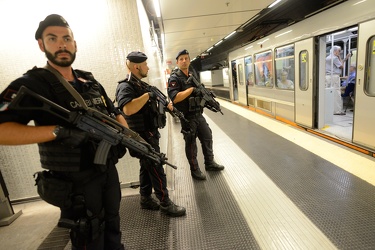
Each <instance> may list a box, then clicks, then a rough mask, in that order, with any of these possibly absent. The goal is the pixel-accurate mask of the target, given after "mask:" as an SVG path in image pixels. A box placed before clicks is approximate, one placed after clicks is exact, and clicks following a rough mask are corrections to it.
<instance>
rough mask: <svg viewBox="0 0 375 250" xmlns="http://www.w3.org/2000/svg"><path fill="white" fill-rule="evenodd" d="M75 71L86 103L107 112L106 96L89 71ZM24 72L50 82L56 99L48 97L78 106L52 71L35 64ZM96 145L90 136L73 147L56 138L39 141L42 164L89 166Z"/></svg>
mask: <svg viewBox="0 0 375 250" xmlns="http://www.w3.org/2000/svg"><path fill="white" fill-rule="evenodd" d="M75 73H76V76H77V78H78V79H82V81H80V82H78V83H77V85H78V86H80V89H78V90H77V91H78V92H79V93H80V94H81V95H82V97H83V99H84V100H85V102H86V104H87V106H89V107H92V108H95V109H97V110H99V111H101V112H103V113H105V114H108V111H107V109H106V103H105V99H104V98H103V97H102V94H101V93H100V86H99V83H98V82H97V81H96V80H95V79H94V78H93V77H92V75H91V73H89V72H85V71H79V70H75ZM26 74H27V75H29V76H32V77H35V78H38V80H43V81H45V82H48V83H49V84H50V86H51V90H52V93H54V96H55V99H54V100H51V101H53V102H55V103H56V104H58V105H60V106H62V107H64V108H66V109H68V110H79V109H80V107H79V105H78V102H77V101H76V100H75V98H74V97H73V96H72V95H71V94H70V93H69V91H68V90H67V89H66V88H65V87H64V86H63V85H62V83H61V82H60V81H59V80H58V78H57V77H56V76H55V75H54V74H52V73H51V72H49V71H47V70H45V69H43V68H34V69H32V70H30V71H28V72H27V73H26ZM83 79H85V80H83ZM83 81H84V82H83ZM76 89H77V88H76ZM36 125H38V124H36ZM63 126H69V124H64V125H63ZM97 145H98V144H97V142H94V141H90V140H89V142H87V144H85V145H82V146H81V147H79V148H75V149H72V148H69V147H66V146H63V145H61V144H60V143H59V141H49V142H45V143H38V147H39V154H40V161H41V164H42V168H45V169H50V170H55V171H72V172H75V171H79V170H82V169H86V168H89V167H91V166H92V164H93V159H94V156H95V152H96V148H97Z"/></svg>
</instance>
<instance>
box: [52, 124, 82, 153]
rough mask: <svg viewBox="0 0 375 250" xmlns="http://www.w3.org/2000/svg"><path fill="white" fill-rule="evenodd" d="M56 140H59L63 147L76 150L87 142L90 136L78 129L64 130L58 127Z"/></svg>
mask: <svg viewBox="0 0 375 250" xmlns="http://www.w3.org/2000/svg"><path fill="white" fill-rule="evenodd" d="M54 133H55V134H56V140H59V141H60V143H61V144H62V145H65V146H68V147H72V148H76V147H78V146H80V145H82V144H83V143H85V142H87V140H88V138H89V134H88V133H87V132H85V131H82V130H80V129H76V128H64V127H61V126H58V127H57V129H55V131H54Z"/></svg>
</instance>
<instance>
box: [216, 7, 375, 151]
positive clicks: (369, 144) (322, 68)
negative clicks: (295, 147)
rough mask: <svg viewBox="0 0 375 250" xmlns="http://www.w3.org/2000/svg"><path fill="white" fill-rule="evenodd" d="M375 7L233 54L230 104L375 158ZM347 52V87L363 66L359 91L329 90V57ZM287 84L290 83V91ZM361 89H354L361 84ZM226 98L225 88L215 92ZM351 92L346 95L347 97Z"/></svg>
mask: <svg viewBox="0 0 375 250" xmlns="http://www.w3.org/2000/svg"><path fill="white" fill-rule="evenodd" d="M374 18H375V4H374V3H373V1H347V2H344V3H342V4H339V5H337V6H334V7H332V8H329V9H326V10H324V11H322V12H320V13H317V14H315V15H312V16H310V17H308V18H306V19H305V20H303V21H300V22H298V23H295V24H292V25H290V26H288V27H287V28H284V29H282V30H280V31H277V32H275V33H273V34H271V35H268V36H266V37H263V38H261V39H258V40H256V41H253V42H250V43H248V44H245V45H244V46H242V47H241V48H239V49H236V50H233V51H230V52H229V53H228V64H229V65H228V66H229V69H227V70H228V72H234V74H233V75H232V74H228V73H227V74H228V77H229V82H233V81H235V80H236V81H237V83H236V87H234V86H235V85H234V84H233V85H232V84H229V88H228V92H229V94H230V95H229V94H228V93H226V94H227V96H230V100H231V101H234V102H235V103H238V104H240V105H243V106H246V107H248V108H249V109H251V110H253V111H256V112H259V113H262V114H264V115H267V116H270V117H273V118H275V119H278V120H281V121H284V122H287V123H290V124H293V125H295V126H298V127H300V128H302V129H305V130H307V131H309V132H313V133H316V134H318V135H320V136H323V137H326V138H328V139H331V140H334V141H336V142H338V143H341V144H344V145H346V146H349V147H351V148H354V149H356V150H359V151H361V152H363V153H365V154H369V155H372V156H374V153H373V152H374V151H375V130H374V124H375V112H373V111H372V108H373V107H375V29H374V27H375V19H374ZM333 46H340V47H341V52H340V57H341V58H342V59H345V57H346V55H347V54H349V53H350V56H349V57H348V60H347V61H345V62H344V66H343V69H342V74H341V77H340V80H341V82H344V81H345V79H346V77H347V76H348V74H349V69H350V66H356V79H355V84H354V86H355V88H354V90H353V91H351V92H350V93H349V95H347V96H345V97H339V98H340V99H341V101H342V105H343V110H342V111H343V113H342V114H341V115H334V111H333V106H334V99H335V95H337V91H341V89H340V90H337V89H334V88H333V87H332V86H330V85H328V86H326V83H325V81H326V57H327V56H328V55H329V53H330V51H331V49H332V47H333ZM283 82H284V83H285V84H283ZM353 83H354V82H353ZM212 89H213V91H214V92H217V95H218V96H219V97H220V96H222V97H224V95H225V94H224V95H223V94H220V93H222V88H219V87H217V88H216V89H215V87H213V88H212ZM335 91H336V92H335ZM342 91H343V92H344V90H342Z"/></svg>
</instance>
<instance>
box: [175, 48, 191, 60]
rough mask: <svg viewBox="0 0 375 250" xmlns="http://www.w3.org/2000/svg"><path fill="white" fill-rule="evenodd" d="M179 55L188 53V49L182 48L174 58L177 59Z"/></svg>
mask: <svg viewBox="0 0 375 250" xmlns="http://www.w3.org/2000/svg"><path fill="white" fill-rule="evenodd" d="M181 55H189V51H187V50H186V49H184V50H181V51H180V52H178V54H177V56H176V60H178V57H179V56H181Z"/></svg>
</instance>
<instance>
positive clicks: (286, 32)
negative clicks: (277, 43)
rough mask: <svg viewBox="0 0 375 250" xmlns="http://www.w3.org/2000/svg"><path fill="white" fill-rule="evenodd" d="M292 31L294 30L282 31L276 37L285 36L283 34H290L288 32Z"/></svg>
mask: <svg viewBox="0 0 375 250" xmlns="http://www.w3.org/2000/svg"><path fill="white" fill-rule="evenodd" d="M290 32H292V30H288V31H285V32H284V33H281V34H279V35H277V36H275V38H277V37H279V36H283V35H285V34H288V33H290Z"/></svg>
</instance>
